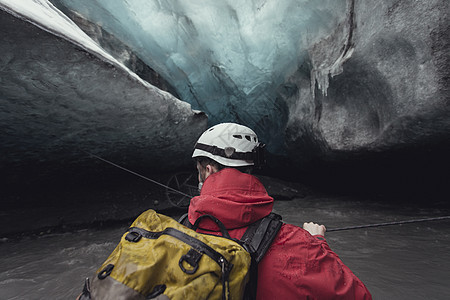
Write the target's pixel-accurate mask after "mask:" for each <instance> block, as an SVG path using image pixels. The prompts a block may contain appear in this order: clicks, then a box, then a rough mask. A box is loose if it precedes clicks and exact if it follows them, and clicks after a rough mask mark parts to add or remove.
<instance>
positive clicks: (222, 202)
mask: <svg viewBox="0 0 450 300" xmlns="http://www.w3.org/2000/svg"><path fill="white" fill-rule="evenodd" d="M272 207H273V198H272V197H270V196H269V195H268V194H267V192H266V190H265V188H264V186H263V185H262V184H261V183H260V182H259V180H258V179H257V178H256V177H254V176H252V175H248V174H244V173H241V172H239V171H238V170H236V169H233V168H226V169H223V170H221V171H220V172H217V173H214V174H212V175H210V176H209V177H208V178H207V179H206V180H205V182H204V184H203V187H202V190H201V193H200V196H197V197H194V198H193V199H192V200H191V204H190V206H189V221H190V222H191V224H194V223H195V220H196V219H197V218H198V217H199V216H201V215H203V214H211V215H214V216H215V217H217V218H218V219H219V220H221V221H222V222H223V223H224V225H225V227H226V228H227V229H228V230H229V233H230V235H231V237H233V238H241V237H242V235H243V234H244V232H245V230H246V229H247V226H248V225H249V224H251V223H253V222H255V221H257V220H259V219H261V218H263V217H265V216H267V215H268V214H269V213H270V212H271V211H272ZM200 227H201V228H204V229H206V230H208V231H210V230H213V231H216V230H218V229H217V226H216V225H215V224H214V222H212V221H210V220H205V221H204V222H203V221H202V223H201V226H200ZM257 299H283V300H287V299H372V296H371V295H370V293H369V291H368V290H367V288H366V287H365V286H364V284H363V283H362V282H361V281H360V280H359V279H358V278H357V277H356V276H355V275H354V274H353V273H352V271H351V270H350V269H349V268H348V267H347V266H345V265H344V263H343V262H342V261H341V260H340V259H339V257H338V256H337V255H336V254H335V253H334V252H333V251H332V250H331V249H330V247H329V246H328V244H327V242H326V241H325V239H324V238H323V237H322V236H312V235H310V234H309V233H308V232H307V231H306V230H304V229H302V228H300V227H297V226H294V225H290V224H283V226H282V227H281V229H280V232H279V233H278V235H277V236H276V238H275V240H274V242H273V243H272V245H271V247H270V248H269V250H268V251H267V253H266V255H265V256H264V258H263V259H262V261H261V262H260V263H259V265H258V291H257Z"/></svg>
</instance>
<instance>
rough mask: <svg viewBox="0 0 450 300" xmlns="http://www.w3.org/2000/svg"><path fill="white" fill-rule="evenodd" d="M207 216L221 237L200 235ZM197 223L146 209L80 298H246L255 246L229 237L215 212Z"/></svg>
mask: <svg viewBox="0 0 450 300" xmlns="http://www.w3.org/2000/svg"><path fill="white" fill-rule="evenodd" d="M203 218H211V219H212V220H213V221H214V222H216V224H218V226H219V228H220V229H221V231H222V235H223V236H215V235H208V234H201V233H197V232H196V231H195V229H196V228H198V225H199V222H200V221H201V219H203ZM279 223H280V225H279V226H281V222H279ZM193 227H194V228H193V229H190V228H187V227H186V226H184V225H182V224H180V223H179V222H177V221H176V220H174V219H172V218H170V217H168V216H165V215H162V214H158V213H156V212H155V211H153V210H148V211H146V212H144V213H142V214H141V215H140V216H139V217H138V218H137V219H136V220H135V221H134V222H133V224H132V225H131V227H130V228H129V230H128V231H127V232H126V233H125V234H124V235H123V236H122V238H121V241H120V242H119V244H118V245H117V247H116V248H115V249H114V251H113V252H112V253H111V255H110V256H109V257H108V259H107V260H106V261H105V262H104V263H103V265H102V266H101V267H100V268H99V269H98V271H97V272H96V274H95V276H94V278H93V280H92V283H91V284H90V285H89V282H87V283H86V284H85V288H84V291H83V294H82V295H81V297H80V299H81V300H84V299H174V300H176V299H180V300H181V299H182V300H185V299H243V297H244V292H245V289H246V286H247V283H248V281H249V276H250V273H251V272H250V270H251V268H254V267H255V266H254V265H255V263H253V265H252V257H251V254H250V252H255V251H253V250H254V249H253V248H252V246H247V245H246V244H245V243H242V242H240V241H236V240H233V239H231V238H230V236H229V234H228V232H227V231H226V229H225V227H224V226H223V224H222V223H221V222H220V221H219V220H218V219H216V218H214V217H213V216H209V215H205V216H202V217H200V218H199V219H198V220H197V222H196V224H194V225H193ZM278 229H279V227H278V228H277V229H276V232H277V231H278ZM260 231H261V230H260ZM255 232H256V230H254V232H253V233H252V235H257V233H256V234H255ZM276 232H275V234H276ZM250 238H251V237H250ZM273 238H274V236H273V237H270V243H271V242H272V240H273ZM247 239H249V238H247ZM259 242H260V241H259ZM269 245H270V244H269ZM269 245H268V246H269ZM268 246H267V248H268ZM265 250H267V249H265ZM265 250H264V251H265ZM253 260H254V259H253ZM253 270H254V269H253ZM256 270H257V269H256ZM252 272H254V271H252ZM256 272H257V271H256ZM255 287H256V285H255ZM255 292H256V289H255V290H254V291H253V293H255ZM246 293H247V294H248V291H247V292H246Z"/></svg>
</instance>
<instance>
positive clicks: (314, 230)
mask: <svg viewBox="0 0 450 300" xmlns="http://www.w3.org/2000/svg"><path fill="white" fill-rule="evenodd" d="M303 229H305V230H306V231H308V232H309V233H310V234H311V235H322V236H325V231H327V228H326V227H325V226H324V225H319V224H316V223H313V222H309V223H303Z"/></svg>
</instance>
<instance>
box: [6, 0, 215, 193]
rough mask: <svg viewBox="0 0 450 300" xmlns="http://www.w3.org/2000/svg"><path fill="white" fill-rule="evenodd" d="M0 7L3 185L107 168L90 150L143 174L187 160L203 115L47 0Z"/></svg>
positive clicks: (171, 166) (15, 3) (203, 120)
mask: <svg viewBox="0 0 450 300" xmlns="http://www.w3.org/2000/svg"><path fill="white" fill-rule="evenodd" d="M0 4H1V5H0V8H1V9H0V28H1V43H0V52H1V53H2V55H1V56H0V81H1V84H0V104H1V105H0V128H1V131H0V140H1V144H0V151H1V155H0V166H1V169H2V184H4V185H5V186H7V185H8V183H11V182H15V183H17V182H19V184H24V183H27V182H28V181H34V182H39V178H47V179H48V178H52V177H58V176H59V177H62V174H66V175H68V174H69V175H68V177H67V179H69V178H73V177H75V176H81V177H82V176H83V174H86V173H88V172H96V171H98V170H99V169H103V170H104V168H102V164H103V163H101V162H99V161H95V159H93V158H92V157H90V156H89V155H88V154H87V152H89V153H92V154H95V155H99V156H101V157H104V158H106V159H110V160H112V161H115V162H116V163H118V164H122V165H124V166H128V167H130V168H133V169H135V170H140V169H142V168H146V167H145V166H147V172H148V166H152V167H151V169H150V171H155V172H156V170H158V169H159V170H162V169H165V168H175V167H179V166H180V165H186V164H188V163H190V155H189V152H188V151H186V149H190V148H191V147H192V145H193V144H194V143H195V141H196V139H197V138H198V136H199V134H200V133H201V132H202V131H203V130H205V129H206V123H207V118H206V116H205V115H204V114H203V113H200V112H198V111H193V110H192V109H191V106H190V105H189V104H188V103H186V102H183V101H180V100H178V99H177V98H175V97H173V96H172V95H171V94H169V93H167V92H165V91H162V90H159V89H158V88H156V87H154V86H152V85H150V84H149V83H147V82H145V81H144V80H142V79H141V78H139V77H138V76H137V75H136V74H135V73H133V72H131V71H130V70H129V69H127V68H126V67H124V66H123V65H122V64H121V63H120V62H119V61H117V60H116V59H115V58H113V57H112V56H111V55H109V54H108V53H106V52H105V51H104V50H103V49H102V48H101V47H99V46H98V45H97V44H96V43H95V42H94V41H92V40H91V39H90V38H89V37H88V36H87V35H86V34H85V33H84V32H83V31H81V30H80V29H79V28H78V27H77V26H76V25H75V24H74V23H73V22H72V21H71V20H70V19H68V18H67V17H66V16H65V15H64V14H62V13H61V12H60V11H59V10H57V9H55V8H54V7H53V6H52V5H51V4H49V3H47V2H46V1H21V2H17V1H2V2H1V3H0ZM162 161H164V162H165V163H164V164H162V163H161V162H162ZM99 166H100V167H99Z"/></svg>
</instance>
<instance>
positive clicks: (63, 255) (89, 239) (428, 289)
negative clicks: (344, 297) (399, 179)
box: [0, 196, 450, 300]
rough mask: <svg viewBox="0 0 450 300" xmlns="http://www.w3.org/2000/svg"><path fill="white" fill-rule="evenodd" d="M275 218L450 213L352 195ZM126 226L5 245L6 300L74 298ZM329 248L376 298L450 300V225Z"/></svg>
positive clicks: (1, 279)
mask: <svg viewBox="0 0 450 300" xmlns="http://www.w3.org/2000/svg"><path fill="white" fill-rule="evenodd" d="M274 210H275V212H278V213H280V214H282V215H283V218H284V221H285V222H288V223H293V224H297V225H301V224H303V222H306V221H316V222H320V223H323V224H325V225H327V226H328V228H333V227H342V226H350V225H360V224H368V223H369V224H370V223H378V222H386V221H399V220H408V219H414V218H426V217H436V216H443V215H449V214H450V210H449V209H448V208H445V207H444V208H443V207H439V208H437V207H435V208H432V207H430V205H427V207H426V208H423V207H420V206H415V207H412V206H410V205H401V204H396V203H393V204H392V203H387V202H376V201H373V200H372V201H368V200H362V199H355V198H350V197H329V196H322V197H321V196H315V197H306V198H303V199H294V200H292V201H279V202H276V204H275V209H274ZM126 227H127V225H126V224H124V225H121V226H117V225H116V226H114V227H110V228H103V229H92V230H79V231H76V232H70V233H61V234H48V235H43V236H30V237H24V238H21V239H20V240H8V239H3V240H2V241H1V242H0V257H1V258H0V299H2V300H3V299H75V297H76V296H77V295H78V294H79V293H80V291H81V289H82V285H83V281H84V278H85V277H90V276H92V274H93V273H94V272H95V270H96V269H97V268H98V267H99V266H100V264H101V263H102V262H103V261H104V260H105V259H106V257H107V256H108V255H109V254H110V252H111V251H112V250H113V249H114V247H115V246H116V244H117V242H118V241H119V239H120V236H121V235H122V233H123V232H124V230H125V229H126ZM326 238H327V240H328V243H329V245H330V247H331V248H332V249H333V250H334V251H335V252H336V253H337V254H338V255H339V256H340V258H341V259H342V260H343V261H344V263H345V264H346V265H347V266H349V267H350V269H351V270H352V271H353V272H354V273H355V274H356V275H357V276H358V277H359V278H360V279H361V280H362V281H363V282H364V283H365V284H366V286H367V287H368V289H369V290H370V291H371V293H372V295H373V297H374V299H450V284H449V282H450V221H449V220H447V221H435V222H421V223H414V224H405V225H396V226H386V227H377V228H368V229H358V230H349V231H338V232H329V233H327V234H326Z"/></svg>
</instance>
